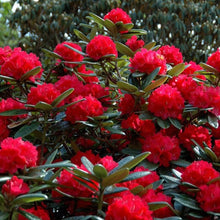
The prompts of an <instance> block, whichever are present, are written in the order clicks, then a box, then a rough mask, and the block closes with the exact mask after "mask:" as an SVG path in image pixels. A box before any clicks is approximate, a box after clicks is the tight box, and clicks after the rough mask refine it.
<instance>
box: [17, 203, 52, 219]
mask: <svg viewBox="0 0 220 220" xmlns="http://www.w3.org/2000/svg"><path fill="white" fill-rule="evenodd" d="M22 210H23V211H25V212H28V213H31V214H33V215H35V216H37V217H39V218H40V219H41V220H50V216H49V214H48V212H47V210H45V209H43V208H42V207H41V206H37V207H32V208H30V209H22ZM18 220H27V218H26V217H24V216H23V215H21V214H19V216H18Z"/></svg>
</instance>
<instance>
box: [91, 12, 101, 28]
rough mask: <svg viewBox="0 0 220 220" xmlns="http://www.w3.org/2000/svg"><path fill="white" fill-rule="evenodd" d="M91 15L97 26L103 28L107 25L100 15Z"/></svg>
mask: <svg viewBox="0 0 220 220" xmlns="http://www.w3.org/2000/svg"><path fill="white" fill-rule="evenodd" d="M89 15H90V16H91V18H90V19H92V20H93V21H95V22H96V23H97V24H100V25H102V26H104V25H105V20H104V19H102V18H100V17H99V16H98V15H96V14H93V13H89Z"/></svg>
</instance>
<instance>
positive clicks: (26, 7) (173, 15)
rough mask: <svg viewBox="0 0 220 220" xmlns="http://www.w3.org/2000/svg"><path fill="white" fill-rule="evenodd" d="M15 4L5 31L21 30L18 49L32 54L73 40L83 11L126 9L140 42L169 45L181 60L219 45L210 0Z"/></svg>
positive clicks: (194, 57) (201, 55)
mask: <svg viewBox="0 0 220 220" xmlns="http://www.w3.org/2000/svg"><path fill="white" fill-rule="evenodd" d="M12 2H13V3H14V2H15V0H12ZM16 2H18V3H19V4H20V6H21V8H19V9H17V10H16V12H15V13H14V14H13V15H12V16H11V19H10V24H11V27H19V28H20V29H21V42H20V43H21V45H22V47H23V48H24V49H26V50H29V51H30V50H31V51H33V52H35V53H37V54H38V55H39V54H40V52H41V51H40V49H39V48H44V47H47V48H49V49H53V48H54V47H55V46H56V44H58V43H60V42H63V41H65V40H73V41H75V40H77V38H76V36H75V35H74V34H73V29H79V30H80V31H82V32H83V33H88V31H89V29H88V28H87V26H86V23H87V20H86V16H88V14H89V12H94V13H96V14H97V15H99V16H101V17H102V16H103V15H104V14H106V13H107V12H108V11H110V9H112V8H115V7H121V8H123V9H124V10H125V11H127V12H128V13H129V14H130V16H131V18H132V20H133V21H135V27H138V28H142V29H145V30H147V35H146V36H144V37H143V39H144V41H145V42H151V41H155V42H158V43H159V44H161V45H165V44H172V45H174V46H176V47H178V48H180V49H181V52H182V53H183V55H184V57H185V60H186V61H190V60H193V61H196V62H200V61H203V62H204V61H205V60H206V59H207V56H208V54H210V53H211V52H213V49H214V50H216V49H217V47H218V45H219V42H220V31H219V28H218V26H219V17H220V12H219V4H218V2H216V1H213V0H212V1H190V0H184V1H183V0H178V1H176V0H175V1H174V0H166V1H164V0H157V1H154V0H145V1H143V0H138V1H136V0H135V1H134V0H129V1H127V0H121V1H118V0H108V1H105V0H98V1H94V0H93V1H91V0H85V1H79V0H75V1H70V0H59V1H51V0H50V1H41V0H39V1H38V2H36V1H34V0H30V1H24V0H19V1H16ZM81 23H84V25H81ZM95 31H96V27H94V30H93V32H95Z"/></svg>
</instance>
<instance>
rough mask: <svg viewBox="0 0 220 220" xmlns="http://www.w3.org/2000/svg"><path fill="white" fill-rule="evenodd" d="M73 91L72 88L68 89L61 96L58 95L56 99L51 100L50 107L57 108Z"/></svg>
mask: <svg viewBox="0 0 220 220" xmlns="http://www.w3.org/2000/svg"><path fill="white" fill-rule="evenodd" d="M73 91H74V88H70V89H68V90H66V91H65V92H63V93H62V94H61V95H59V96H58V97H57V98H56V99H54V100H53V102H52V103H51V105H52V106H53V107H56V106H58V105H59V104H60V103H61V102H62V101H63V100H64V99H65V98H66V97H68V96H69V95H70V94H71V93H72V92H73Z"/></svg>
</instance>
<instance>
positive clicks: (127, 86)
mask: <svg viewBox="0 0 220 220" xmlns="http://www.w3.org/2000/svg"><path fill="white" fill-rule="evenodd" d="M117 86H118V88H119V89H122V90H124V91H127V92H131V93H133V92H136V91H138V88H137V87H136V86H134V85H132V84H129V83H127V82H123V81H118V82H117Z"/></svg>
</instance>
